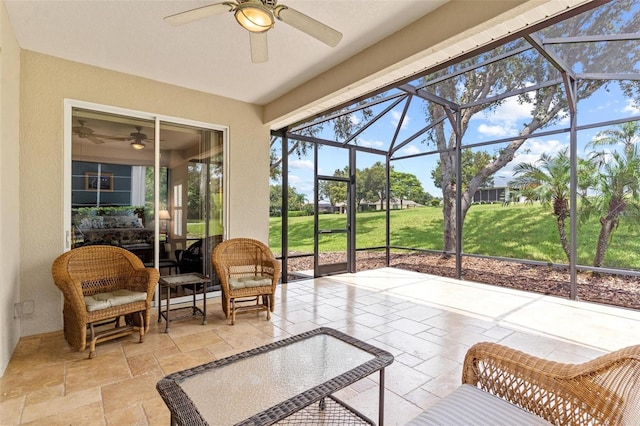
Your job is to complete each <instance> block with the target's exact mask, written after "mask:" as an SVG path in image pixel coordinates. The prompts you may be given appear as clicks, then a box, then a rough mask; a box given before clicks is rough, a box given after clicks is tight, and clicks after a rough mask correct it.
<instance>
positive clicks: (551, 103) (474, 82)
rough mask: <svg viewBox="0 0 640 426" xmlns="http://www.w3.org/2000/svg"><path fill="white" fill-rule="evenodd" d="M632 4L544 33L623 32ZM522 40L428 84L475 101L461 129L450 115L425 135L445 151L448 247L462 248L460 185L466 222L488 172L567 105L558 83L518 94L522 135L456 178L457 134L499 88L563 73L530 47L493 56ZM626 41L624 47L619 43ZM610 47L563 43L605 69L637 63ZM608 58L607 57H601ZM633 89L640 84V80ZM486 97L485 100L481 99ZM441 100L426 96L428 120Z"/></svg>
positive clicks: (582, 95) (585, 93)
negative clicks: (526, 115)
mask: <svg viewBox="0 0 640 426" xmlns="http://www.w3.org/2000/svg"><path fill="white" fill-rule="evenodd" d="M633 6H634V3H633V2H631V1H624V0H621V1H616V2H611V3H609V4H608V6H607V9H608V11H609V12H607V13H604V12H603V10H602V8H597V9H593V10H592V11H591V12H590V13H584V14H581V15H578V16H575V17H574V18H572V19H569V20H566V21H563V22H560V23H557V24H555V25H553V26H551V27H548V28H547V29H546V30H545V37H549V38H562V37H564V36H566V35H568V34H570V35H572V36H581V35H588V34H593V33H594V32H597V31H598V29H599V28H611V27H615V28H616V29H617V30H618V31H620V32H621V33H625V32H635V31H636V30H637V26H638V19H639V18H638V17H637V16H633V18H632V19H629V16H628V15H629V13H630V10H631V8H632V7H633ZM520 47H526V42H525V41H523V40H516V41H513V42H510V43H507V44H505V45H502V46H501V47H499V48H497V49H494V50H493V51H491V52H488V53H486V54H481V55H478V56H476V57H474V58H471V59H469V60H467V61H464V62H461V63H459V64H456V65H453V66H451V67H449V68H448V69H447V71H448V72H449V73H450V74H452V75H456V77H453V78H449V79H447V80H444V81H440V82H438V83H437V84H434V85H431V86H428V87H427V88H428V90H429V91H430V92H431V95H436V96H440V97H441V98H444V99H448V100H453V101H454V102H456V103H457V104H459V105H465V104H467V103H469V102H473V104H472V105H473V106H471V107H468V108H463V109H461V110H460V113H459V115H457V116H458V117H459V118H458V122H457V125H456V126H455V127H456V128H457V129H459V135H456V134H455V132H452V133H451V134H449V135H447V134H446V132H445V127H444V122H443V123H440V124H439V125H437V126H435V127H434V128H433V130H432V131H431V132H430V133H429V134H428V135H427V140H428V141H430V142H431V143H433V144H435V145H436V147H437V149H438V151H439V155H440V163H441V168H442V172H441V174H440V180H439V182H436V184H438V185H439V186H440V188H441V189H442V198H443V217H444V250H445V251H446V252H450V251H454V250H455V249H456V234H457V232H458V230H457V229H456V221H457V220H456V210H457V209H456V192H457V191H461V206H460V211H461V213H462V218H461V219H462V220H461V223H464V219H465V217H466V214H467V212H468V211H469V208H470V207H471V204H472V201H473V196H474V194H475V193H476V191H477V190H478V189H479V188H480V187H481V186H482V185H483V184H484V183H485V182H486V181H487V179H488V178H489V177H491V176H493V175H494V174H495V173H496V172H497V171H498V170H500V169H502V168H503V167H504V166H505V165H507V164H508V163H509V162H510V161H512V160H513V158H514V156H515V153H516V151H517V150H518V149H519V148H520V147H521V146H522V145H523V144H524V142H525V141H526V136H528V135H531V134H532V133H534V132H535V131H536V130H538V129H541V128H543V127H545V126H547V125H549V124H552V123H554V122H556V121H557V120H559V119H560V118H562V117H563V115H565V114H566V112H567V110H568V108H567V100H566V97H565V96H564V92H563V90H562V88H561V87H560V86H558V85H554V86H549V87H540V88H538V89H536V90H534V91H531V92H526V93H523V94H519V95H517V100H518V102H519V103H520V104H521V105H530V106H531V118H530V119H529V120H528V122H526V123H524V124H523V126H522V127H521V128H520V131H519V133H518V135H517V136H515V137H514V138H513V139H512V140H511V141H510V142H508V143H507V144H506V146H504V147H502V149H501V151H500V152H499V154H498V155H497V156H496V157H495V158H493V159H492V160H491V161H490V162H489V163H488V164H486V165H485V166H484V167H482V168H480V169H479V170H477V172H476V173H475V174H474V175H473V176H472V177H471V178H470V179H469V181H468V183H466V184H465V183H464V182H460V185H457V183H456V181H455V176H456V172H455V171H456V162H455V152H456V150H457V144H458V140H459V138H460V140H462V137H463V136H464V134H465V132H466V131H467V129H468V127H469V123H470V120H471V118H472V117H473V116H474V115H476V114H478V113H480V112H484V113H490V112H491V111H493V110H495V108H497V107H498V106H500V105H501V104H502V103H504V100H500V101H492V100H491V99H492V98H493V97H495V95H496V94H497V93H506V92H509V91H512V90H517V89H523V88H525V87H526V86H527V85H528V83H529V82H546V81H551V80H553V79H554V78H556V76H557V74H558V70H557V69H555V68H554V67H553V66H552V65H551V64H550V63H549V62H547V60H546V59H544V57H543V56H542V55H539V54H534V53H532V51H531V50H528V51H525V52H522V53H520V54H518V55H511V56H508V57H505V58H504V59H502V60H500V61H496V62H491V61H489V59H491V58H495V57H496V56H498V55H501V54H506V53H507V52H511V51H513V49H516V48H520ZM620 48H621V49H622V48H623V47H622V46H620ZM625 48H629V51H633V49H634V46H633V45H629V44H628V45H627V46H625ZM607 49H608V47H607V44H606V43H575V44H572V45H570V46H567V47H566V49H565V50H564V51H563V57H566V58H572V60H573V61H574V62H576V63H579V64H581V66H582V68H583V69H597V70H598V72H602V73H616V72H618V71H619V70H621V69H629V68H630V67H633V64H634V63H635V61H636V57H635V56H634V55H610V54H607ZM603 58H606V60H602V59H603ZM481 63H484V65H483V66H481V67H479V68H475V69H474V70H473V71H471V72H462V73H460V74H455V73H457V72H459V71H460V72H461V71H462V70H463V69H465V68H466V67H470V66H473V65H477V64H481ZM439 76H440V73H436V74H433V75H430V76H427V77H426V78H425V83H428V80H429V79H435V78H437V77H439ZM607 84H608V82H607V81H603V80H577V81H576V83H575V90H573V93H574V97H575V98H576V99H586V98H588V97H589V96H591V95H592V94H593V93H594V92H596V91H597V90H598V89H599V88H601V87H602V86H605V85H607ZM627 89H628V90H634V87H632V86H627ZM635 90H637V86H636V87H635ZM432 97H433V96H432ZM483 100H486V102H485V103H482V101H483ZM443 108H444V107H442V106H440V105H438V104H436V103H434V102H429V103H427V106H426V107H425V115H426V118H427V121H435V120H437V119H438V118H440V117H441V116H444V114H445V112H444V109H443Z"/></svg>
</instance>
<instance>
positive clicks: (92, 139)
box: [87, 136, 104, 144]
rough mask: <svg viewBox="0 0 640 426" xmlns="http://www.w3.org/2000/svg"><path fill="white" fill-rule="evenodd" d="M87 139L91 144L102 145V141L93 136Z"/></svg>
mask: <svg viewBox="0 0 640 426" xmlns="http://www.w3.org/2000/svg"><path fill="white" fill-rule="evenodd" d="M87 139H89V140H90V141H91V142H93V143H96V144H97V143H104V141H103V140H102V139H99V138H97V137H95V136H87Z"/></svg>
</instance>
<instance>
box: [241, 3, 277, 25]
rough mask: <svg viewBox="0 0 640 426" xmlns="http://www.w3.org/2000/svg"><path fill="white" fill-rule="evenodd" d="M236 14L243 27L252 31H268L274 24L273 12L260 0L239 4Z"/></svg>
mask: <svg viewBox="0 0 640 426" xmlns="http://www.w3.org/2000/svg"><path fill="white" fill-rule="evenodd" d="M234 16H235V17H236V21H238V24H240V25H241V26H242V28H244V29H246V30H247V31H251V32H252V33H263V32H265V31H268V30H269V29H271V28H272V27H273V24H274V19H273V13H271V10H270V9H269V8H268V7H266V6H265V5H263V4H262V2H260V1H259V0H258V1H252V0H249V1H246V2H244V3H240V4H238V5H237V6H236V11H235V12H234Z"/></svg>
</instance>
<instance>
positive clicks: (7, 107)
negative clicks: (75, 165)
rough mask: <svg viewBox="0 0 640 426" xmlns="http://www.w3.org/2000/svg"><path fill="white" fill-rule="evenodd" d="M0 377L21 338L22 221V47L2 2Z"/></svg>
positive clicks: (0, 87)
mask: <svg viewBox="0 0 640 426" xmlns="http://www.w3.org/2000/svg"><path fill="white" fill-rule="evenodd" d="M0 52H1V53H0V259H2V268H0V312H1V313H0V375H2V373H3V372H4V370H5V369H6V367H7V364H8V363H9V360H10V359H11V354H12V352H13V349H14V348H15V347H16V344H17V343H18V340H19V339H20V319H19V318H14V310H13V305H14V303H17V302H19V301H20V235H19V232H18V229H19V222H20V219H19V218H20V204H19V192H18V189H19V186H18V182H19V181H18V178H17V177H18V173H19V170H18V163H19V150H18V137H19V134H18V129H19V122H20V48H19V47H18V43H17V41H16V38H15V35H14V33H13V29H12V27H11V23H10V22H9V18H8V15H7V11H6V8H5V5H4V3H0Z"/></svg>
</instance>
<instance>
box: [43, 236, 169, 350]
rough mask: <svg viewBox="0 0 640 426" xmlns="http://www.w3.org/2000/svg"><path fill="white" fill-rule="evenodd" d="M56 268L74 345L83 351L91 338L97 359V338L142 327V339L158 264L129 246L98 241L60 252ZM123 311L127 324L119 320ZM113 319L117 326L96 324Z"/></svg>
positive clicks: (66, 325)
mask: <svg viewBox="0 0 640 426" xmlns="http://www.w3.org/2000/svg"><path fill="white" fill-rule="evenodd" d="M51 272H52V274H53V280H54V282H55V284H56V286H57V287H58V288H59V289H60V290H61V291H62V294H63V295H64V309H63V316H64V337H65V339H66V340H67V342H69V344H70V345H71V346H72V347H74V348H76V349H77V350H78V351H83V350H84V349H85V348H86V345H87V340H89V348H90V349H89V358H93V357H94V356H95V351H96V349H95V347H96V343H97V341H98V340H100V341H103V340H110V339H115V338H117V337H121V336H124V335H127V334H131V333H134V332H136V331H137V332H139V333H140V342H142V341H143V339H144V334H145V332H147V331H149V323H150V322H149V320H150V316H151V304H152V302H153V293H154V291H155V287H156V284H157V283H158V278H159V273H158V271H157V270H156V269H153V268H145V267H144V265H143V264H142V261H141V260H140V258H138V257H137V256H136V255H135V254H133V253H131V252H130V251H128V250H125V249H123V248H120V247H116V246H104V245H96V246H86V247H80V248H76V249H73V250H70V251H68V252H66V253H64V254H62V255H60V256H58V258H57V259H56V260H55V261H54V262H53V266H52V271H51ZM121 316H124V317H125V323H124V325H121V324H120V317H121ZM111 322H113V323H115V327H109V328H102V327H101V328H102V329H101V330H100V331H97V330H96V329H95V327H96V326H99V325H105V324H107V323H111ZM87 328H88V329H89V333H90V335H89V338H88V339H87Z"/></svg>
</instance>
